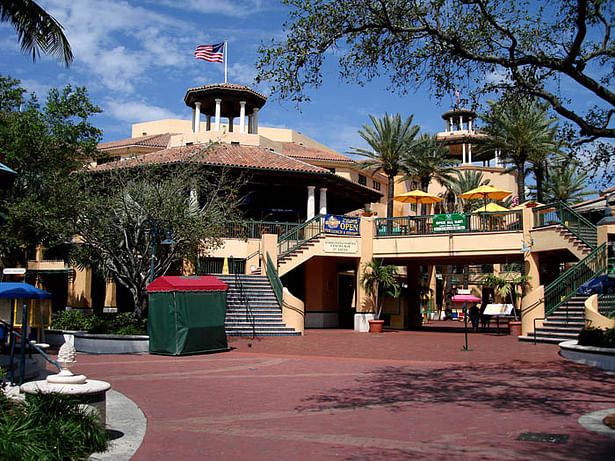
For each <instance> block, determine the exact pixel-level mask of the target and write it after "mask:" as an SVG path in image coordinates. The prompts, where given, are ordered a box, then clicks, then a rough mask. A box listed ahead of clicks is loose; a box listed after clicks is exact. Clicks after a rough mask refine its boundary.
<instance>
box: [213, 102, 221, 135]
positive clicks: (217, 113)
mask: <svg viewBox="0 0 615 461" xmlns="http://www.w3.org/2000/svg"><path fill="white" fill-rule="evenodd" d="M215 101H216V121H215V122H214V123H215V130H216V131H220V105H221V104H222V99H220V98H216V99H215Z"/></svg>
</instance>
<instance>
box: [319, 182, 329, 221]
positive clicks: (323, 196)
mask: <svg viewBox="0 0 615 461" xmlns="http://www.w3.org/2000/svg"><path fill="white" fill-rule="evenodd" d="M319 204H320V212H319V213H320V214H323V215H324V214H327V188H326V187H321V188H320V201H319Z"/></svg>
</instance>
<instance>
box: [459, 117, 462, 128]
mask: <svg viewBox="0 0 615 461" xmlns="http://www.w3.org/2000/svg"><path fill="white" fill-rule="evenodd" d="M459 129H460V130H463V115H460V116H459Z"/></svg>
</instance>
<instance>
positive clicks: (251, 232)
mask: <svg viewBox="0 0 615 461" xmlns="http://www.w3.org/2000/svg"><path fill="white" fill-rule="evenodd" d="M299 224H300V223H291V222H273V221H246V222H243V223H227V224H226V225H225V228H224V236H225V237H226V238H239V239H259V238H261V236H262V235H263V234H277V235H284V234H286V233H287V232H289V231H291V230H292V229H294V228H295V227H297V226H298V225H299Z"/></svg>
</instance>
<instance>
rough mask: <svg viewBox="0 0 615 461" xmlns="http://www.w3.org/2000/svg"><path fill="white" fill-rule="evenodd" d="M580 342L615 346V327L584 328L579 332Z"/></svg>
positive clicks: (580, 343)
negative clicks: (605, 328)
mask: <svg viewBox="0 0 615 461" xmlns="http://www.w3.org/2000/svg"><path fill="white" fill-rule="evenodd" d="M578 344H579V345H580V346H594V347H611V348H615V328H609V329H607V330H602V329H600V328H592V327H589V328H583V329H582V330H581V331H580V332H579V339H578Z"/></svg>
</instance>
